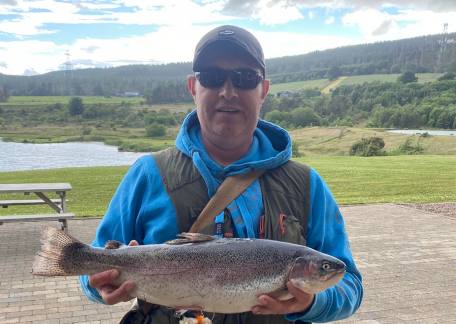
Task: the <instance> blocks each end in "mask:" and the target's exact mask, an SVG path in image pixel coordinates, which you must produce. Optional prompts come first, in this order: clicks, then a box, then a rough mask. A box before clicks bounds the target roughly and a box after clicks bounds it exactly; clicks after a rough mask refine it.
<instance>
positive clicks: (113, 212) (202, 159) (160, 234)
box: [81, 26, 363, 323]
mask: <svg viewBox="0 0 456 324" xmlns="http://www.w3.org/2000/svg"><path fill="white" fill-rule="evenodd" d="M193 71H194V75H192V76H189V77H188V80H187V86H188V90H189V92H190V94H191V95H192V96H193V99H194V101H195V104H196V111H193V112H192V113H190V114H189V115H188V116H187V117H186V118H185V120H184V122H183V124H182V127H181V130H180V132H179V134H178V136H177V139H176V147H175V148H173V149H171V150H167V151H164V152H160V153H158V154H155V155H154V156H147V157H143V158H141V159H139V160H138V161H137V162H136V163H135V164H134V165H133V166H132V167H131V168H130V170H129V171H128V173H127V174H126V176H125V178H124V179H123V181H122V183H121V184H120V185H119V187H118V189H117V191H116V193H115V195H114V197H113V199H112V201H111V203H110V205H109V208H108V211H107V213H106V215H105V217H104V218H103V220H102V221H101V223H100V225H99V228H98V230H97V234H96V238H95V240H94V242H93V245H94V246H104V244H105V242H106V241H107V240H113V239H114V240H119V241H122V242H131V244H156V243H162V242H164V241H167V240H170V239H173V238H175V236H176V234H178V233H179V232H181V231H188V229H189V228H190V226H191V225H192V223H193V222H194V221H195V218H196V216H198V214H199V212H200V211H201V210H202V208H203V207H204V206H205V204H206V203H207V201H208V200H209V198H210V197H212V196H213V195H214V193H215V191H216V190H217V187H218V186H219V185H220V183H221V182H222V181H223V180H224V179H225V178H226V177H229V176H232V175H236V174H244V173H248V172H250V171H251V170H263V171H265V173H264V174H263V176H261V177H260V179H257V180H256V181H254V182H253V183H252V184H251V185H250V186H249V187H248V188H247V189H246V190H245V191H244V192H243V193H242V194H241V195H240V196H239V197H238V198H236V199H235V200H234V201H233V202H231V203H230V204H229V205H228V206H227V208H226V209H225V212H223V213H222V214H220V215H219V216H217V217H216V219H215V223H214V224H213V225H211V226H210V227H209V228H207V229H206V230H205V231H206V232H207V233H211V234H218V235H224V236H233V235H234V236H237V237H251V238H253V237H257V238H258V237H261V238H263V237H264V238H268V239H276V240H282V241H289V242H292V243H297V244H306V245H307V246H309V247H311V248H314V249H316V250H319V251H322V252H324V253H327V254H330V255H333V256H335V257H338V258H339V259H341V260H343V261H344V262H345V263H346V265H347V273H346V274H345V276H344V278H343V279H342V280H341V282H339V283H338V284H337V285H336V286H335V287H332V288H329V289H327V290H325V291H323V292H321V293H319V294H317V295H311V294H306V293H304V292H303V291H301V290H299V289H298V288H296V287H294V286H293V285H292V284H291V283H288V285H287V287H288V290H289V292H290V293H291V294H292V295H293V298H292V299H290V300H286V301H279V300H276V299H274V298H272V297H270V296H266V295H262V296H259V297H258V305H257V306H255V307H253V309H252V312H248V313H243V314H231V315H223V314H217V315H216V317H215V318H214V322H219V323H280V322H288V321H297V322H299V323H304V322H312V321H315V322H326V321H333V320H338V319H342V318H345V317H348V316H350V315H351V314H353V313H354V312H355V311H356V310H357V309H358V307H359V305H360V303H361V300H362V294H363V288H362V283H361V275H360V273H359V272H358V270H357V268H356V266H355V264H354V261H353V258H352V255H351V251H350V247H349V244H348V238H347V235H346V232H345V228H344V222H343V219H342V216H341V214H340V212H339V209H338V206H337V204H336V202H335V200H334V198H333V196H332V195H331V193H330V191H329V189H328V188H327V186H326V184H325V183H324V182H323V180H322V179H321V178H320V176H319V175H318V174H317V173H316V172H315V171H314V170H312V169H310V168H307V167H305V166H303V165H300V164H297V163H295V162H292V161H290V157H291V139H290V137H289V135H288V133H287V132H286V131H285V130H284V129H282V128H280V127H278V126H276V125H274V124H271V123H268V122H265V121H262V120H259V113H260V109H261V105H262V103H263V101H264V99H265V97H266V95H267V94H268V91H269V81H268V80H266V79H265V62H264V56H263V51H262V48H261V45H260V44H259V42H258V41H257V39H256V38H255V37H254V36H253V35H252V34H251V33H249V32H248V31H246V30H244V29H242V28H239V27H235V26H221V27H218V28H216V29H214V30H212V31H210V32H209V33H207V34H206V35H205V36H204V37H203V38H202V39H201V40H200V42H199V43H198V45H197V46H196V50H195V56H194V60H193ZM117 276H118V272H117V271H116V270H112V271H106V272H102V273H99V274H95V275H92V276H90V278H89V277H87V276H82V277H81V285H82V288H83V290H84V292H85V294H86V295H87V296H88V297H89V298H90V299H92V300H95V301H98V302H102V303H106V304H115V303H118V302H121V301H126V300H129V299H130V297H129V292H130V291H132V290H133V289H134V283H132V282H124V283H123V284H121V285H120V286H116V285H114V284H113V282H114V280H115V279H116V278H117ZM149 309H151V310H150V311H149V315H150V318H151V319H152V323H177V319H175V318H173V312H172V311H170V310H167V309H165V308H164V307H148V310H149ZM266 315H267V316H266Z"/></svg>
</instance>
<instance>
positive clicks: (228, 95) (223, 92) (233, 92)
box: [219, 78, 238, 100]
mask: <svg viewBox="0 0 456 324" xmlns="http://www.w3.org/2000/svg"><path fill="white" fill-rule="evenodd" d="M219 96H220V97H223V98H225V99H226V100H230V99H232V98H235V97H237V96H238V93H237V89H236V88H235V87H234V86H233V83H232V82H231V79H230V78H227V79H226V81H225V83H224V84H223V85H222V87H221V88H220V90H219Z"/></svg>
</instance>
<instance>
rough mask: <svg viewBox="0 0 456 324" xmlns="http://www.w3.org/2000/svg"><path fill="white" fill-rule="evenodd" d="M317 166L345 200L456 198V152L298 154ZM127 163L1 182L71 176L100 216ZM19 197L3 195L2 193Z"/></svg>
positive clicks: (77, 195)
mask: <svg viewBox="0 0 456 324" xmlns="http://www.w3.org/2000/svg"><path fill="white" fill-rule="evenodd" d="M298 160H299V161H301V162H304V163H306V164H308V165H310V166H312V167H314V168H315V169H316V170H317V171H318V172H319V173H320V174H321V175H322V176H323V177H324V178H325V180H326V181H327V183H328V184H329V186H330V188H331V190H332V191H333V193H334V195H335V197H336V199H337V201H338V202H339V203H340V204H364V203H386V202H392V203H407V202H408V203H411V202H414V203H419V202H422V203H425V202H426V203H431V202H448V201H456V156H387V157H372V158H361V157H342V156H324V157H323V156H313V157H303V158H300V159H298ZM126 170H127V167H94V168H70V169H54V170H36V171H21V172H0V183H21V182H29V183H33V182H69V183H71V184H72V186H73V190H72V191H70V192H69V194H68V198H69V200H70V202H69V204H68V206H69V209H70V211H72V212H75V213H76V215H77V216H100V215H102V214H103V213H104V211H105V209H106V208H107V206H108V203H109V200H110V198H111V196H112V194H113V193H114V190H115V188H116V187H117V185H118V183H119V182H120V180H121V178H122V176H123V175H124V173H125V172H126ZM7 198H11V199H20V198H21V197H18V196H14V195H8V196H7V195H2V196H0V199H7ZM39 212H49V208H46V207H36V206H35V207H9V208H8V209H1V210H0V215H6V214H9V213H16V214H22V213H39Z"/></svg>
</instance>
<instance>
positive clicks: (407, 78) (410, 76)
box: [397, 71, 418, 83]
mask: <svg viewBox="0 0 456 324" xmlns="http://www.w3.org/2000/svg"><path fill="white" fill-rule="evenodd" d="M397 81H399V82H402V83H410V82H416V81H418V78H417V77H416V76H415V73H413V72H410V71H407V72H404V73H402V74H401V75H400V76H399V78H397Z"/></svg>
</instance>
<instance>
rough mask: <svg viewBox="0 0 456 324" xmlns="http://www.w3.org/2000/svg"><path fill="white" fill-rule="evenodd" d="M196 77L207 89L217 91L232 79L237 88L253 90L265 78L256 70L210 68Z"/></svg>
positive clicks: (197, 73)
mask: <svg viewBox="0 0 456 324" xmlns="http://www.w3.org/2000/svg"><path fill="white" fill-rule="evenodd" d="M195 77H196V78H197V79H198V81H199V82H200V83H201V85H202V86H203V87H205V88H209V89H217V88H220V87H222V86H223V85H224V84H225V82H226V80H227V79H228V78H230V80H231V83H232V84H233V86H234V87H235V88H238V89H242V90H252V89H255V88H256V87H257V85H258V84H259V83H260V82H261V81H262V80H263V76H262V75H261V74H260V73H259V72H258V71H255V70H252V69H247V68H241V69H234V70H224V69H220V68H208V69H206V70H204V71H199V72H195Z"/></svg>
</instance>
